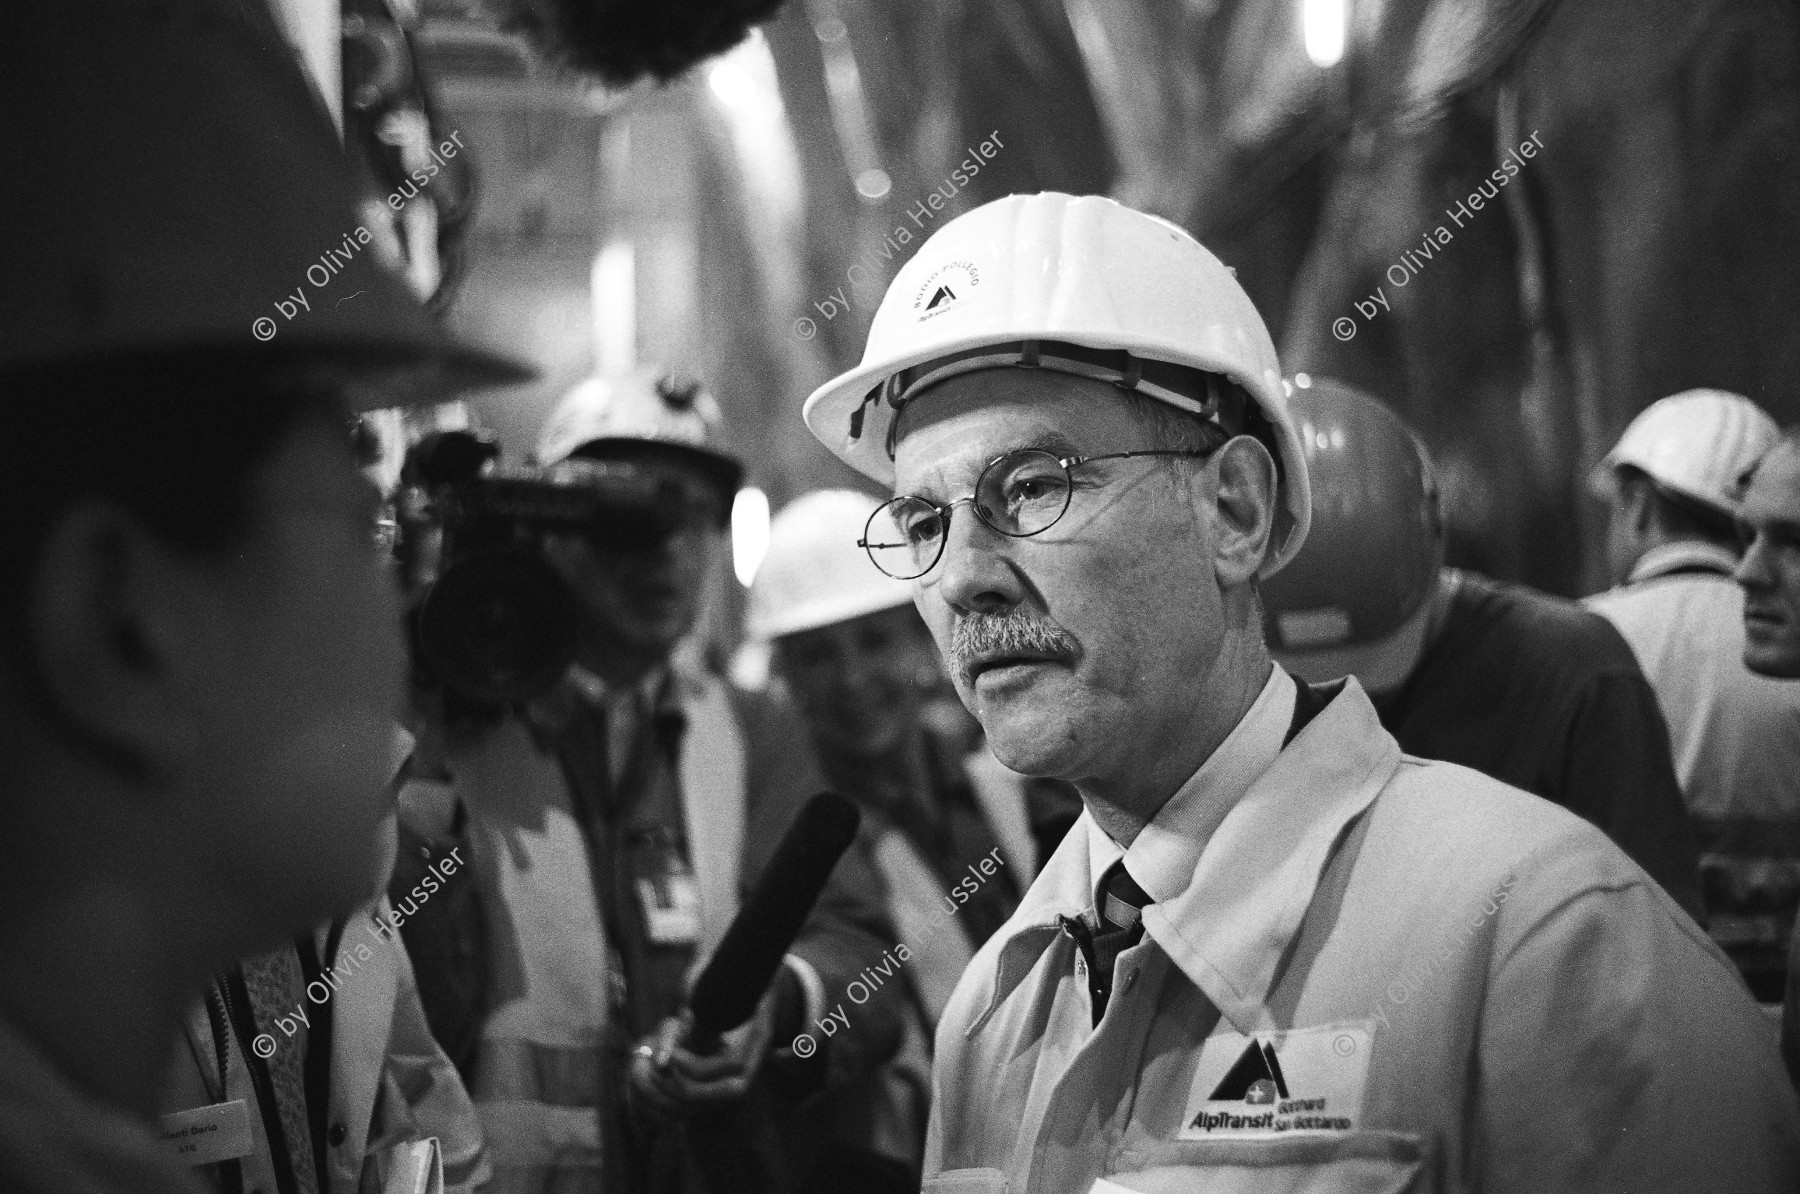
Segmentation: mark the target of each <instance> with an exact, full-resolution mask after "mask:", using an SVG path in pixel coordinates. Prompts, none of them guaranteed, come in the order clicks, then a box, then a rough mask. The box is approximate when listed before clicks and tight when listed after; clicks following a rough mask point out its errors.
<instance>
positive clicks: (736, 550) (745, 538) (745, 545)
mask: <svg viewBox="0 0 1800 1194" xmlns="http://www.w3.org/2000/svg"><path fill="white" fill-rule="evenodd" d="M768 554H769V495H768V494H766V493H764V492H763V491H762V490H760V489H757V488H755V487H754V486H752V487H749V488H745V489H740V490H738V492H737V497H736V498H735V499H734V500H733V501H732V503H731V568H732V571H733V572H736V573H737V578H738V583H739V584H740V585H743V586H744V587H745V588H746V589H747V588H749V587H750V582H751V581H753V580H755V579H756V570H757V569H758V568H761V567H762V562H763V557H764V556H766V555H768Z"/></svg>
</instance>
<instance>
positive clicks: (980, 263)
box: [804, 193, 1311, 576]
mask: <svg viewBox="0 0 1800 1194" xmlns="http://www.w3.org/2000/svg"><path fill="white" fill-rule="evenodd" d="M1009 366H1024V367H1028V368H1029V367H1037V368H1045V369H1055V370H1058V371H1061V372H1067V373H1074V374H1078V375H1080V376H1083V377H1091V378H1095V379H1098V380H1101V381H1108V382H1112V383H1113V384H1115V385H1118V386H1120V387H1121V388H1124V389H1129V390H1134V391H1136V392H1137V393H1139V394H1142V395H1143V396H1144V397H1146V398H1154V399H1156V400H1158V401H1161V402H1166V403H1168V404H1169V405H1170V406H1174V407H1177V408H1179V409H1181V410H1186V411H1189V412H1192V413H1196V414H1201V415H1205V416H1209V417H1211V416H1216V415H1217V414H1218V413H1219V409H1220V402H1221V394H1220V387H1218V386H1217V384H1216V378H1217V377H1218V376H1223V377H1225V378H1228V379H1229V380H1231V381H1233V382H1235V383H1237V385H1239V386H1241V387H1242V388H1243V389H1244V391H1246V392H1247V393H1248V394H1249V396H1250V398H1251V400H1252V402H1253V403H1254V404H1255V407H1256V409H1257V410H1258V411H1260V413H1261V415H1262V418H1263V419H1264V420H1266V421H1267V423H1268V424H1269V426H1270V428H1271V429H1272V431H1273V440H1274V443H1273V444H1272V445H1271V447H1272V448H1273V450H1274V452H1275V456H1276V460H1277V462H1278V464H1279V465H1280V470H1281V499H1282V512H1281V514H1280V515H1278V517H1277V520H1276V526H1275V535H1274V550H1273V551H1272V552H1271V553H1270V555H1269V558H1268V559H1267V560H1266V561H1265V562H1264V564H1263V567H1262V575H1263V576H1268V575H1271V574H1273V573H1274V572H1275V571H1277V570H1278V569H1279V568H1280V567H1281V566H1282V565H1283V564H1285V563H1287V561H1288V560H1289V559H1291V558H1292V557H1293V554H1294V553H1295V552H1296V551H1298V550H1299V548H1300V543H1301V541H1302V540H1303V539H1304V538H1305V537H1306V528H1307V525H1308V522H1309V521H1310V518H1311V499H1310V496H1309V492H1308V488H1307V482H1306V462H1305V459H1304V458H1303V456H1302V454H1301V452H1300V446H1299V441H1298V439H1297V437H1296V436H1295V433H1294V428H1293V424H1292V422H1291V421H1290V420H1289V418H1288V414H1287V398H1286V395H1285V393H1284V392H1283V389H1282V384H1281V374H1280V369H1279V367H1278V366H1277V364H1276V360H1275V346H1274V344H1273V343H1272V342H1271V341H1270V339H1269V332H1268V329H1267V328H1266V327H1265V326H1264V325H1263V321H1262V317H1261V316H1260V315H1258V314H1257V312H1256V308H1255V306H1254V305H1253V304H1252V303H1251V302H1250V297H1249V295H1247V294H1245V293H1244V289H1243V287H1241V286H1239V285H1238V283H1237V279H1236V278H1234V277H1233V276H1232V274H1231V271H1230V270H1229V269H1227V268H1226V267H1225V266H1224V265H1222V264H1221V263H1220V262H1219V259H1218V258H1216V257H1214V256H1213V255H1212V254H1211V253H1210V252H1208V251H1207V250H1206V249H1205V248H1204V247H1203V246H1202V245H1201V244H1200V243H1199V242H1198V241H1196V240H1195V239H1194V238H1193V237H1191V236H1189V235H1188V234H1187V233H1186V232H1183V231H1182V230H1181V229H1180V228H1177V227H1176V226H1175V225H1173V224H1171V223H1169V222H1168V221H1166V220H1162V219H1159V218H1157V217H1155V216H1149V215H1145V214H1144V213H1142V212H1139V211H1134V210H1132V209H1131V208H1129V207H1125V206H1123V205H1122V204H1119V203H1117V202H1114V201H1113V200H1111V199H1106V198H1102V197H1100V196H1094V195H1089V196H1082V197H1075V196H1072V195H1062V194H1056V193H1046V194H1041V195H1010V196H1008V197H1006V198H1004V199H998V200H995V201H994V202H992V203H988V204H984V205H983V206H981V207H978V208H976V209H975V210H974V211H971V212H969V213H967V214H965V215H962V216H959V217H957V218H956V219H954V220H952V221H950V222H949V223H948V224H946V225H944V227H943V228H941V229H939V230H938V232H937V233H936V234H934V235H933V236H932V237H931V239H929V240H927V241H926V242H925V243H924V244H923V245H921V246H920V247H919V251H918V253H917V254H915V255H914V257H913V258H912V260H911V261H908V262H907V263H906V265H905V266H903V267H902V268H901V270H900V272H899V274H898V276H896V277H895V279H894V281H893V284H892V285H890V286H889V287H888V291H887V295H886V296H885V297H884V298H883V299H882V301H881V306H880V308H879V309H878V310H877V311H876V312H875V320H874V322H873V324H872V325H871V326H870V328H869V342H868V346H867V348H866V349H865V350H864V352H863V360H862V364H861V365H859V366H857V367H856V368H855V369H852V370H851V371H850V372H848V373H845V374H844V375H842V376H841V377H838V378H836V379H835V380H833V381H831V382H829V383H828V384H826V385H824V386H822V387H820V388H819V389H818V390H817V391H816V392H815V393H814V394H813V395H812V397H810V398H808V399H807V400H806V407H805V412H804V417H805V419H806V425H807V427H808V428H809V429H810V430H811V431H812V433H813V434H814V435H815V436H817V437H818V439H819V441H820V442H821V443H823V444H824V445H825V446H826V447H827V448H828V449H830V450H831V452H832V453H833V454H835V455H836V456H837V457H838V458H839V459H840V460H842V461H844V463H846V464H848V465H850V467H852V468H854V469H856V470H857V471H858V472H860V473H862V474H863V475H864V476H867V477H871V478H873V479H875V480H877V481H880V482H882V483H883V484H886V485H891V484H893V480H894V465H893V442H892V431H893V422H894V419H895V417H896V415H897V413H898V411H899V409H900V407H901V406H903V405H904V404H905V403H906V402H908V401H910V400H911V398H912V397H914V396H916V395H917V394H918V393H920V392H922V391H923V390H924V389H925V388H927V387H929V386H931V385H934V384H936V383H937V382H940V381H943V380H944V379H945V378H948V377H952V376H954V375H956V374H958V373H965V372H969V371H972V370H976V369H989V368H1002V367H1009Z"/></svg>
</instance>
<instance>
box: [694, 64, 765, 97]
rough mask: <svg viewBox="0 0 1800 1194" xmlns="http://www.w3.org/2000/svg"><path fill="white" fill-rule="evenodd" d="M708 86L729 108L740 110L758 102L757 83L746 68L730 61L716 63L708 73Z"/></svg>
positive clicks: (709, 68) (708, 69)
mask: <svg viewBox="0 0 1800 1194" xmlns="http://www.w3.org/2000/svg"><path fill="white" fill-rule="evenodd" d="M706 82H707V85H708V86H710V87H711V88H712V91H713V94H714V95H716V96H718V97H719V102H720V103H722V104H724V105H725V106H726V107H727V108H740V107H746V106H748V105H749V104H752V103H754V102H755V100H756V82H755V80H753V79H751V78H750V76H749V75H748V74H747V73H746V72H745V71H744V68H743V67H741V66H739V65H738V64H737V63H736V62H733V61H731V60H729V59H727V60H724V61H719V62H714V63H713V64H712V66H710V67H708V68H707V71H706Z"/></svg>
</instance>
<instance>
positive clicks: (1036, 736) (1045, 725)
mask: <svg viewBox="0 0 1800 1194" xmlns="http://www.w3.org/2000/svg"><path fill="white" fill-rule="evenodd" d="M1055 707H1056V706H1054V705H1051V704H1047V703H1044V702H1037V703H1035V704H1031V703H1027V702H1024V701H1017V700H1007V701H1002V700H992V701H986V702H981V703H978V704H977V705H976V707H975V719H976V720H977V721H979V722H980V723H981V730H982V733H983V734H984V735H986V738H987V745H988V750H990V751H991V752H993V755H994V757H995V758H996V759H999V760H1000V762H1001V763H1003V764H1004V765H1005V766H1006V767H1007V768H1008V769H1009V770H1012V771H1017V772H1018V773H1019V774H1020V775H1031V776H1037V777H1040V778H1045V779H1063V778H1067V777H1068V776H1070V775H1073V774H1075V772H1076V770H1077V768H1076V767H1075V762H1074V758H1073V756H1074V752H1075V749H1076V739H1075V738H1074V736H1073V735H1071V734H1068V733H1066V732H1064V731H1063V729H1062V726H1061V723H1062V719H1061V718H1060V717H1049V716H1046V712H1047V711H1048V710H1050V709H1054V708H1055Z"/></svg>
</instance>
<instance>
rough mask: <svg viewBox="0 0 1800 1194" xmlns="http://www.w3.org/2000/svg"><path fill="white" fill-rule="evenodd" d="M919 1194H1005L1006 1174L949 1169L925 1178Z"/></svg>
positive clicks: (986, 1170)
mask: <svg viewBox="0 0 1800 1194" xmlns="http://www.w3.org/2000/svg"><path fill="white" fill-rule="evenodd" d="M920 1194H1006V1174H1004V1173H1002V1172H1001V1171H1000V1170H998V1169H950V1170H946V1171H945V1172H943V1173H940V1174H938V1175H937V1176H936V1177H928V1178H926V1179H925V1186H924V1189H923V1190H922V1191H921V1192H920Z"/></svg>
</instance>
